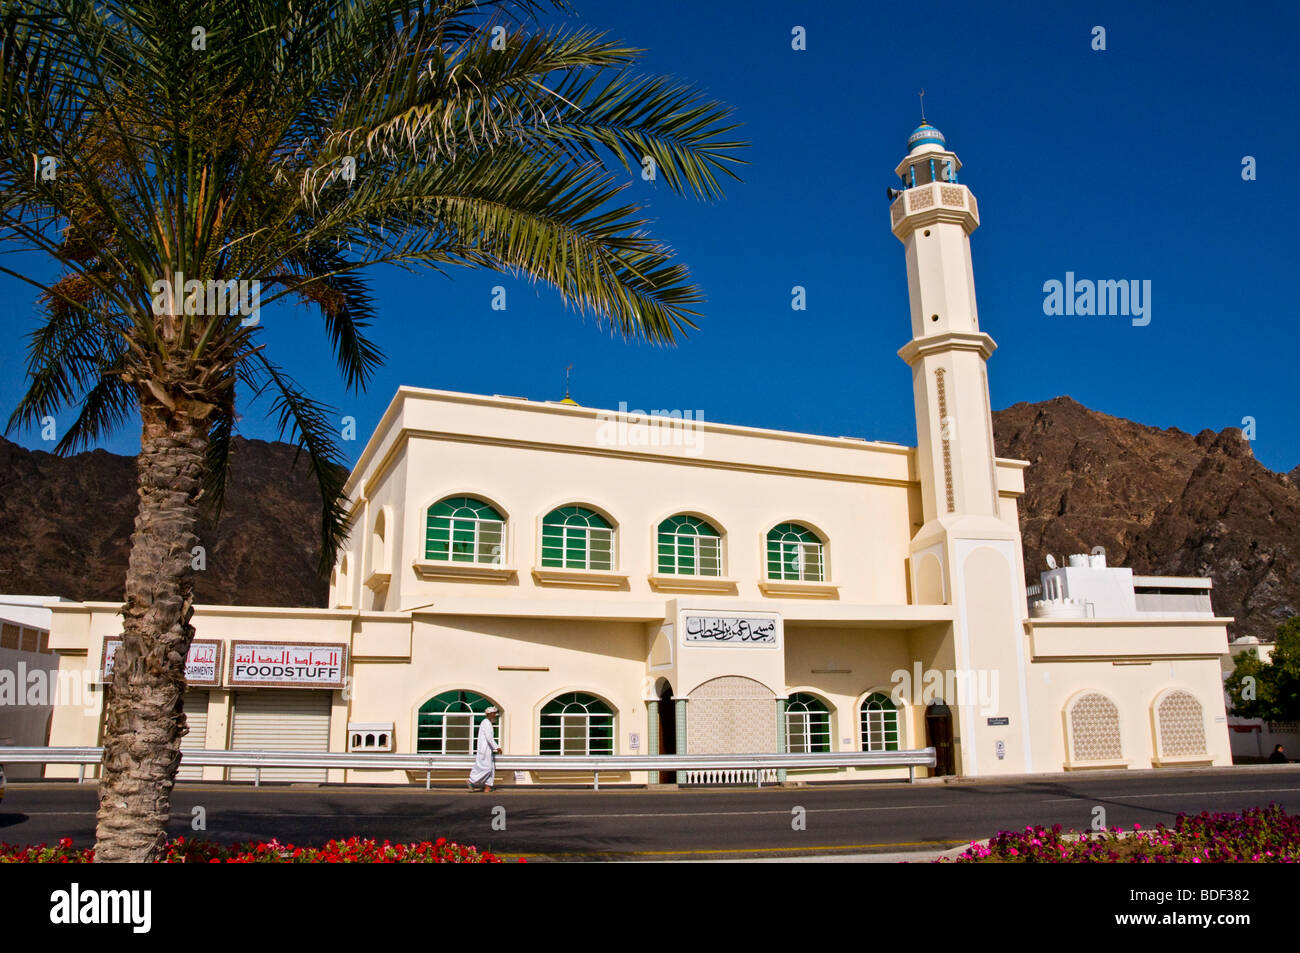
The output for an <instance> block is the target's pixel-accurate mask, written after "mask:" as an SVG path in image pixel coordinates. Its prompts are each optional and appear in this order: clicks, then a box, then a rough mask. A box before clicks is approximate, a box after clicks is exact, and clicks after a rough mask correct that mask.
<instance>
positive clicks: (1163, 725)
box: [1156, 689, 1205, 758]
mask: <svg viewBox="0 0 1300 953" xmlns="http://www.w3.org/2000/svg"><path fill="white" fill-rule="evenodd" d="M1156 726H1157V728H1158V732H1157V740H1158V741H1159V743H1160V748H1159V753H1160V757H1162V758H1190V757H1195V756H1197V755H1203V754H1205V716H1204V715H1203V714H1202V712H1201V703H1200V702H1198V701H1197V700H1196V696H1195V695H1193V694H1192V693H1191V692H1186V691H1183V690H1182V689H1174V690H1173V691H1171V692H1167V693H1165V695H1164V696H1163V697H1162V698H1160V699H1159V701H1157V702H1156Z"/></svg>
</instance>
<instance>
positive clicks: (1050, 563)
mask: <svg viewBox="0 0 1300 953" xmlns="http://www.w3.org/2000/svg"><path fill="white" fill-rule="evenodd" d="M1047 568H1048V569H1055V568H1056V557H1055V556H1053V555H1052V554H1051V553H1048V554H1047Z"/></svg>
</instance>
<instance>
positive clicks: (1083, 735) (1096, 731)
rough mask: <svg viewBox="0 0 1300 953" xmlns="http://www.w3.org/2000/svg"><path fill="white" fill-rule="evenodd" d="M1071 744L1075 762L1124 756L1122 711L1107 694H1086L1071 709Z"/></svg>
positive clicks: (1113, 759)
mask: <svg viewBox="0 0 1300 953" xmlns="http://www.w3.org/2000/svg"><path fill="white" fill-rule="evenodd" d="M1070 742H1071V748H1072V749H1073V752H1074V760H1075V761H1118V760H1119V759H1120V758H1122V757H1123V756H1124V750H1123V749H1124V746H1123V743H1122V742H1121V741H1120V735H1119V709H1118V708H1116V707H1115V703H1114V702H1112V701H1111V700H1110V699H1109V698H1107V697H1106V696H1105V695H1101V694H1098V693H1096V692H1092V693H1090V694H1087V695H1084V696H1083V697H1082V698H1080V699H1079V700H1078V701H1076V702H1075V703H1074V707H1073V708H1071V709H1070Z"/></svg>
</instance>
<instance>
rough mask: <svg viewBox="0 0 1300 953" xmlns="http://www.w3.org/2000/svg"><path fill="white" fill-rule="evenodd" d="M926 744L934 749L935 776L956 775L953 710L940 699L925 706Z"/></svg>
mask: <svg viewBox="0 0 1300 953" xmlns="http://www.w3.org/2000/svg"><path fill="white" fill-rule="evenodd" d="M925 744H926V747H929V748H933V749H934V759H935V760H934V775H935V777H946V776H947V775H952V774H956V773H957V771H956V767H955V761H956V759H955V757H954V752H953V746H952V710H951V709H950V708H949V707H948V706H947V705H945V704H944V703H943V699H941V698H938V699H935V700H934V701H932V702H930V704H928V705H926V706H925Z"/></svg>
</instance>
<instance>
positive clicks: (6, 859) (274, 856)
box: [0, 837, 523, 864]
mask: <svg viewBox="0 0 1300 953" xmlns="http://www.w3.org/2000/svg"><path fill="white" fill-rule="evenodd" d="M94 858H95V851H94V848H92V847H73V846H72V841H71V839H69V838H66V837H65V838H63V839H62V840H60V841H59V843H58V844H57V845H56V846H54V847H51V846H49V845H47V844H37V845H36V846H34V847H19V846H17V845H16V844H6V843H3V842H0V864H88V863H90V862H91V861H93V860H94ZM520 862H521V863H522V862H523V858H522V857H521V858H520ZM161 863H165V864H499V863H501V859H500V858H499V857H497V856H496V855H495V854H492V853H490V852H488V851H480V850H479V849H478V848H477V847H472V846H469V845H466V844H457V843H455V842H454V841H449V840H447V839H446V838H445V837H439V838H438V839H437V840H436V841H420V842H419V843H415V844H392V843H389V842H388V841H375V840H368V839H367V840H363V839H361V838H358V837H350V838H348V839H347V840H332V841H330V842H329V843H327V844H326V845H325V846H323V847H295V846H294V845H293V844H281V843H279V842H278V841H275V840H271V841H268V842H265V843H256V842H249V843H247V844H218V843H215V842H213V841H206V840H186V839H185V838H184V837H178V838H176V840H174V841H168V842H167V854H166V856H165V857H164V858H163V860H162V861H161Z"/></svg>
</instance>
